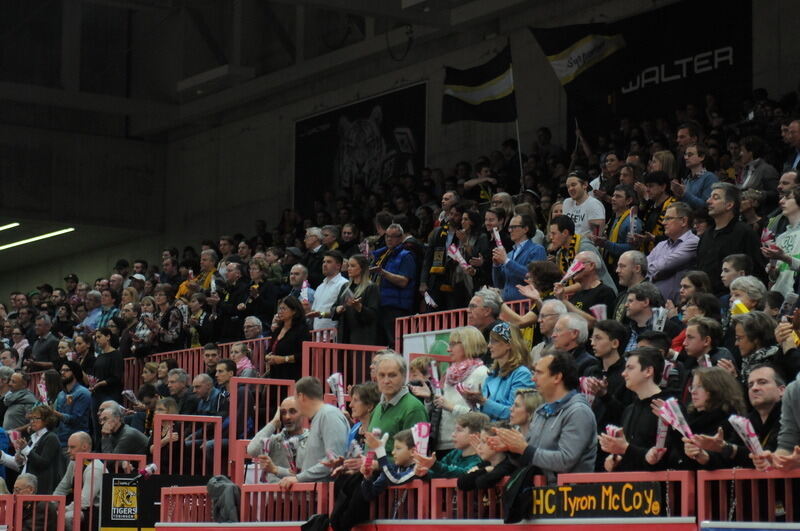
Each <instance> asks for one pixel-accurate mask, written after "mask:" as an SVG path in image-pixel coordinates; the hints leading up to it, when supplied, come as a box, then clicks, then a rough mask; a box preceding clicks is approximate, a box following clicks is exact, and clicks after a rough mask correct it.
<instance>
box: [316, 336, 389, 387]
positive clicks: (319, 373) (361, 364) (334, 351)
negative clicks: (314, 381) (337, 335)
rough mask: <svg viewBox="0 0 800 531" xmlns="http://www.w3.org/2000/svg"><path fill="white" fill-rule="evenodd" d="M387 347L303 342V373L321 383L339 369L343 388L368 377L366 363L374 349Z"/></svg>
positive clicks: (369, 360)
mask: <svg viewBox="0 0 800 531" xmlns="http://www.w3.org/2000/svg"><path fill="white" fill-rule="evenodd" d="M382 350H386V349H385V348H384V347H375V346H371V345H346V344H342V343H313V342H311V341H305V342H304V343H303V368H302V374H303V375H304V376H314V377H316V378H319V379H320V380H321V381H322V382H323V383H324V382H325V380H326V379H327V378H328V376H330V375H331V374H333V373H335V372H340V373H342V377H343V379H344V387H345V390H347V389H348V388H349V386H351V385H354V384H357V383H362V382H368V381H370V379H371V378H370V372H369V366H370V363H371V362H372V358H373V356H375V354H376V353H378V352H380V351H382Z"/></svg>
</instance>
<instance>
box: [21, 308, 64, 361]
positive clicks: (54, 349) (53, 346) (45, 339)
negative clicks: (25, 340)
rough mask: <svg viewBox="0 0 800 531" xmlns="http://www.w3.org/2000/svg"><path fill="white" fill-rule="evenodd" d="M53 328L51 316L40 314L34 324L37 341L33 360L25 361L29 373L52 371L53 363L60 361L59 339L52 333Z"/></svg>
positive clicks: (33, 351) (32, 354)
mask: <svg viewBox="0 0 800 531" xmlns="http://www.w3.org/2000/svg"><path fill="white" fill-rule="evenodd" d="M52 327H53V322H52V321H51V320H50V316H49V315H44V314H39V315H37V316H36V322H35V324H34V330H35V331H36V341H35V342H34V343H33V346H32V347H31V358H30V359H28V360H25V366H26V368H27V369H28V370H29V371H44V370H47V369H50V368H52V367H53V363H55V362H56V361H58V338H56V336H54V335H53V333H52V332H51V331H50V329H51V328H52Z"/></svg>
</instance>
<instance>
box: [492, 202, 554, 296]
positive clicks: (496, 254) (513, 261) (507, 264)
mask: <svg viewBox="0 0 800 531" xmlns="http://www.w3.org/2000/svg"><path fill="white" fill-rule="evenodd" d="M535 230H536V227H535V225H534V223H533V220H532V219H531V217H530V216H528V215H522V216H514V217H513V218H511V223H510V224H509V225H508V233H509V235H510V236H511V241H513V242H514V248H513V249H511V252H510V253H506V250H505V249H504V248H502V247H495V248H494V249H493V250H492V263H493V267H492V279H493V280H494V285H495V286H496V287H498V288H501V290H502V293H503V300H504V301H515V300H518V299H522V298H524V297H523V296H522V295H520V293H519V290H518V289H517V284H524V283H525V274H526V273H527V272H528V264H529V263H530V262H533V261H536V260H546V259H547V253H546V252H545V250H544V247H542V246H541V245H539V244H538V243H534V242H533V241H532V240H531V239H530V236H531V234H532V233H533V232H534V231H535Z"/></svg>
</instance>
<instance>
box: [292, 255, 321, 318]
mask: <svg viewBox="0 0 800 531" xmlns="http://www.w3.org/2000/svg"><path fill="white" fill-rule="evenodd" d="M306 280H308V268H307V267H306V266H304V265H303V264H295V265H293V266H292V269H291V270H290V271H289V286H290V287H291V290H290V291H289V295H290V296H292V297H294V298H295V299H297V300H299V301H300V303H301V304H302V305H303V308H305V309H306V312H309V311H311V306H312V305H313V304H314V294H315V293H316V292H315V291H314V288H312V287H311V286H309V287H308V288H306V290H305V297H303V294H304V292H303V282H305V281H306ZM306 306H307V308H306Z"/></svg>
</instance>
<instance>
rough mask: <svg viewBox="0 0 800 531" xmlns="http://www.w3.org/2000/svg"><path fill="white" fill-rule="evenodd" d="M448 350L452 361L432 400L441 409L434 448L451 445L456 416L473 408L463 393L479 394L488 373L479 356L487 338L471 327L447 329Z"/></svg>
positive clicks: (482, 353)
mask: <svg viewBox="0 0 800 531" xmlns="http://www.w3.org/2000/svg"><path fill="white" fill-rule="evenodd" d="M447 352H449V353H450V356H451V360H452V361H451V362H450V366H449V367H448V368H447V372H446V373H445V375H444V377H443V378H442V380H441V382H442V396H437V397H436V398H434V400H433V404H434V406H435V407H438V408H441V410H442V415H441V420H440V422H439V431H438V437H437V440H438V444H437V445H436V450H437V451H440V450H443V451H448V450H452V449H453V448H454V445H453V430H455V427H456V418H458V416H459V415H463V414H464V413H467V412H469V411H470V410H471V409H472V407H471V405H470V403H469V401H468V400H467V398H466V395H465V393H470V392H475V393H480V390H481V386H482V385H483V382H484V380H486V376H487V374H488V373H489V370H488V369H487V368H486V365H484V364H483V361H481V356H482V355H484V354H485V353H486V339H484V337H483V333H482V332H481V331H480V330H478V329H477V328H475V327H474V326H463V327H461V328H456V329H455V330H453V331H452V332H450V344H449V346H448V348H447Z"/></svg>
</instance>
